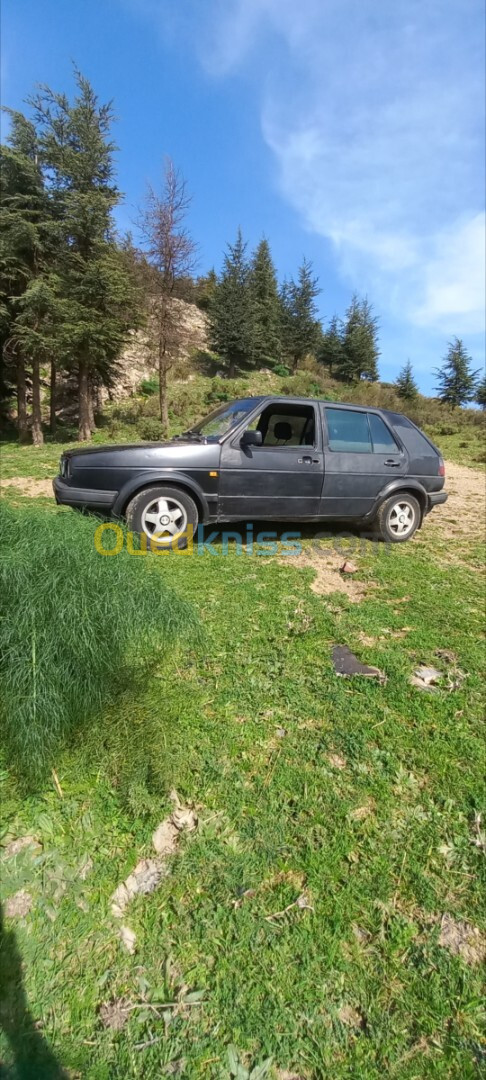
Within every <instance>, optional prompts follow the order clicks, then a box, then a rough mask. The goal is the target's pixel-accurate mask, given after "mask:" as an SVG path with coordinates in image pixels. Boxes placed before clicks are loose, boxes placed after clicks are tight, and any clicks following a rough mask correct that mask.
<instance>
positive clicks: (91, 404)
mask: <svg viewBox="0 0 486 1080" xmlns="http://www.w3.org/2000/svg"><path fill="white" fill-rule="evenodd" d="M88 414H89V426H90V429H91V434H93V431H96V424H95V417H94V401H93V387H92V385H91V380H88Z"/></svg>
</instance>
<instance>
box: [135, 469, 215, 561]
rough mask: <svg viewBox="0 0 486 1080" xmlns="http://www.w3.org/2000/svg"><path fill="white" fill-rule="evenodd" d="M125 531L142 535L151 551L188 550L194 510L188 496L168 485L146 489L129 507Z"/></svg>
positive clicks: (193, 504)
mask: <svg viewBox="0 0 486 1080" xmlns="http://www.w3.org/2000/svg"><path fill="white" fill-rule="evenodd" d="M126 518H127V525H128V528H129V529H130V530H131V531H132V532H136V533H141V534H144V535H145V536H146V537H147V541H148V542H149V543H148V546H150V549H151V550H153V551H161V550H164V549H168V548H172V549H173V550H177V549H179V550H180V551H181V550H182V549H183V548H186V547H187V542H188V538H189V537H190V536H191V535H193V534H194V532H195V530H196V529H197V523H198V512H197V506H196V504H195V502H194V501H193V499H191V497H190V495H188V494H187V493H186V492H185V491H182V490H181V489H180V488H176V487H171V486H169V485H167V486H165V487H163V486H160V487H151V488H146V489H145V491H140V492H139V494H138V495H135V497H134V498H133V499H132V501H131V502H130V503H129V504H128V506H127V510H126Z"/></svg>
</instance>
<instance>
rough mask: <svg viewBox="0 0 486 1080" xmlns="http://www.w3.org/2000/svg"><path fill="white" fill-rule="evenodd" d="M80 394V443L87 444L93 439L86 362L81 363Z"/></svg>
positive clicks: (79, 375) (79, 376)
mask: <svg viewBox="0 0 486 1080" xmlns="http://www.w3.org/2000/svg"><path fill="white" fill-rule="evenodd" d="M78 394H79V428H78V437H79V441H80V442H87V441H88V440H89V439H90V438H91V424H90V419H89V413H90V407H89V401H90V392H89V377H88V365H87V364H86V361H85V360H82V361H80V364H79V374H78Z"/></svg>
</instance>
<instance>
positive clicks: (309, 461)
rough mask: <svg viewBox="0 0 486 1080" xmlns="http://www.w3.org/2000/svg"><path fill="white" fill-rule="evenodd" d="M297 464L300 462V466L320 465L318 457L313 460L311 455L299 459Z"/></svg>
mask: <svg viewBox="0 0 486 1080" xmlns="http://www.w3.org/2000/svg"><path fill="white" fill-rule="evenodd" d="M297 462H298V464H299V465H318V464H319V458H317V457H315V458H311V457H309V455H307V456H306V457H300V458H298V459H297Z"/></svg>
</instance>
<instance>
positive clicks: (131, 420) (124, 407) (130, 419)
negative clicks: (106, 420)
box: [111, 398, 142, 424]
mask: <svg viewBox="0 0 486 1080" xmlns="http://www.w3.org/2000/svg"><path fill="white" fill-rule="evenodd" d="M141 410H142V402H141V401H139V400H138V399H137V398H127V399H126V400H125V401H119V402H117V403H116V405H113V406H112V408H111V417H112V419H113V420H121V421H122V422H123V423H124V424H135V423H136V421H137V420H138V417H139V416H140V413H141Z"/></svg>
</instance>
